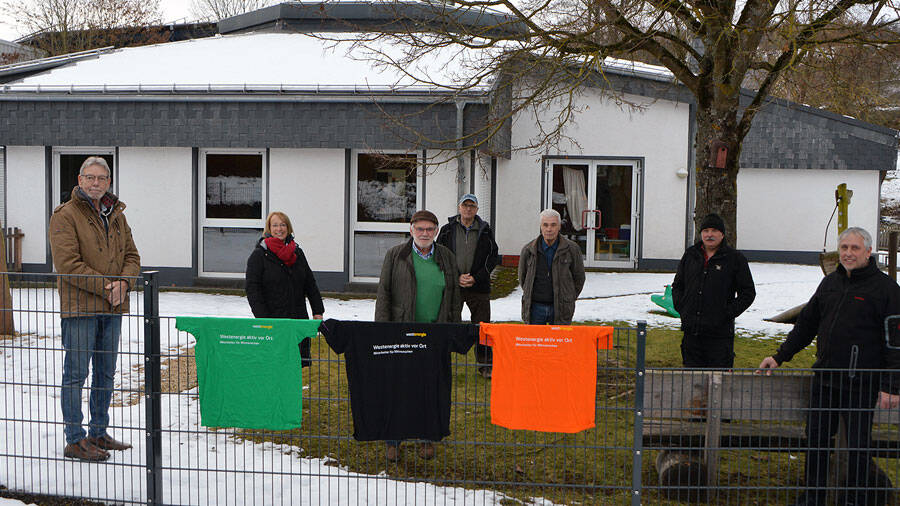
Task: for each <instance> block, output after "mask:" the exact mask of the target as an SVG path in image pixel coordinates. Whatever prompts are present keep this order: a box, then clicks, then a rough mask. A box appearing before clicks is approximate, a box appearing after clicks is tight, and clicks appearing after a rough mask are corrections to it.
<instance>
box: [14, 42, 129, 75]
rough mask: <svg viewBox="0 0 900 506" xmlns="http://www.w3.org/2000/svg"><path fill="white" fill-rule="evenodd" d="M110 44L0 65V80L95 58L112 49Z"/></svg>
mask: <svg viewBox="0 0 900 506" xmlns="http://www.w3.org/2000/svg"><path fill="white" fill-rule="evenodd" d="M114 50H115V48H114V47H112V46H107V47H101V48H99V49H89V50H87V51H80V52H78V53H69V54H63V55H58V56H51V57H48V58H39V59H37V60H28V61H24V62H19V63H11V64H9V65H0V81H6V80H8V78H10V77H14V76H16V75H19V74H27V73H32V72H37V71H42V70H51V69H55V68H57V67H62V66H63V65H68V64H70V63H75V62H77V61H81V60H86V59H88V58H96V57H98V56H100V55H101V54H104V53H108V52H111V51H114Z"/></svg>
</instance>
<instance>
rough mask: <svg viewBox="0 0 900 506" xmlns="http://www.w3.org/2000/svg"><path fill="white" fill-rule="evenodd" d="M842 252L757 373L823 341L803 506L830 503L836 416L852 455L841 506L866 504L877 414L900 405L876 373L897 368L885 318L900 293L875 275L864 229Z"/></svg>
mask: <svg viewBox="0 0 900 506" xmlns="http://www.w3.org/2000/svg"><path fill="white" fill-rule="evenodd" d="M838 252H839V253H840V265H839V266H838V268H837V270H835V271H834V272H832V273H831V274H829V275H828V276H825V279H823V280H822V282H821V283H819V287H818V288H817V289H816V293H814V294H813V296H812V298H811V299H810V300H809V303H807V304H806V307H804V308H803V311H801V312H800V316H799V317H798V318H797V323H796V324H795V325H794V328H793V329H792V330H791V332H790V333H789V334H788V337H787V339H786V340H785V342H784V343H783V344H782V345H781V346H780V347H779V348H778V351H777V352H776V353H775V354H774V355H773V356H771V357H766V358H764V359H763V361H762V362H761V363H760V364H759V367H760V369H773V368H776V367H778V366H780V365H781V364H782V363H784V362H787V361H789V360H791V358H793V357H794V355H795V354H797V352H799V351H800V350H802V349H803V348H806V347H807V346H809V344H810V343H812V341H813V339H814V338H816V337H817V336H818V339H817V344H816V347H817V348H816V362H815V364H813V368H814V369H816V374H815V377H814V378H813V384H812V389H811V391H810V404H809V412H808V416H807V420H806V437H807V441H808V442H809V451H808V452H807V454H806V472H805V474H806V487H807V491H806V492H805V493H804V494H803V495H802V496H801V497H800V499H799V500H798V502H797V503H796V504H798V505H819V504H825V500H826V495H827V489H826V488H825V487H826V486H827V482H828V474H829V473H828V452H829V448H830V444H831V438H832V436H834V434H835V433H836V432H837V428H838V418H839V417H840V418H843V419H844V424H845V426H846V427H847V448H850V451H849V452H848V466H847V486H848V487H849V488H850V490H849V492H848V494H847V497H845V500H844V501H841V502H840V504H842V505H859V504H866V490H865V489H866V487H867V486H868V484H869V481H870V478H871V477H870V473H869V469H870V460H871V458H870V456H869V452H868V450H867V449H868V446H869V440H870V438H871V434H872V409H873V408H874V406H875V402H876V400H877V401H878V403H879V406H880V407H882V408H885V409H890V408H895V407H897V406H898V405H900V395H896V394H897V393H898V392H900V382H898V381H897V377H896V375H895V374H893V373H891V374H887V373H885V374H881V373H880V372H879V371H875V370H874V369H898V368H900V356H898V352H897V351H896V350H891V349H889V348H888V347H887V343H886V341H885V336H884V321H885V318H887V317H888V316H891V315H896V314H900V286H898V285H897V282H896V281H894V280H893V279H891V278H889V277H888V276H887V275H885V274H884V273H883V272H881V271H880V270H879V269H878V266H877V264H876V262H875V259H874V258H872V257H871V254H872V237H871V236H870V235H869V233H868V232H866V231H865V230H863V229H861V228H857V227H852V228H848V229H847V230H845V231H844V232H843V233H842V234H841V235H840V238H839V240H838ZM771 373H772V372H771V370H769V371H767V372H766V374H771ZM857 487H858V488H857ZM854 488H856V489H854Z"/></svg>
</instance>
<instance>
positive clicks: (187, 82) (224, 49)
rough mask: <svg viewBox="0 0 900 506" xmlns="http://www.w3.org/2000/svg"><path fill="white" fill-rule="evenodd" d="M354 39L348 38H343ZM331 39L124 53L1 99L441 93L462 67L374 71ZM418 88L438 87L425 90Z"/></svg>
mask: <svg viewBox="0 0 900 506" xmlns="http://www.w3.org/2000/svg"><path fill="white" fill-rule="evenodd" d="M357 35H358V34H357ZM354 36H356V35H354V34H347V37H346V38H347V39H351V38H352V37H354ZM335 38H339V34H334V33H331V34H327V39H326V38H320V37H317V36H315V35H312V34H302V33H249V34H240V35H224V36H221V35H220V36H215V37H209V38H203V39H192V40H186V41H181V42H171V43H163V44H156V45H151V46H142V47H134V48H124V49H118V50H114V51H112V52H109V53H106V54H103V55H101V56H100V57H98V58H93V59H89V60H76V61H73V62H71V63H69V64H68V65H65V66H62V67H58V68H54V69H52V70H50V71H48V72H44V73H40V74H37V75H32V76H29V77H25V78H23V79H20V80H18V81H13V82H11V83H8V84H6V85H3V86H2V87H0V89H2V90H3V91H6V92H16V91H69V92H79V91H98V89H99V90H100V91H103V90H107V91H117V90H118V91H126V90H129V89H137V91H154V90H156V91H161V90H162V91H164V90H168V91H176V92H177V91H204V90H206V91H276V92H277V91H302V90H313V91H315V90H332V91H348V90H349V91H360V90H366V91H403V90H417V89H418V90H420V91H426V90H431V91H439V90H441V89H442V88H445V87H447V86H453V84H454V83H458V82H459V76H460V75H461V74H460V70H461V68H462V65H464V64H465V58H464V57H462V55H461V54H460V52H459V50H456V51H452V50H449V49H448V50H447V51H443V52H436V53H435V54H433V55H430V58H429V59H428V60H423V61H421V63H420V64H419V65H417V66H415V67H412V68H405V69H404V70H405V72H401V71H399V70H398V69H397V68H396V67H394V66H380V67H379V66H378V65H376V64H375V63H374V60H372V59H370V58H367V57H366V56H367V55H366V54H365V53H364V52H363V51H362V50H361V49H359V48H356V49H354V48H353V46H352V44H351V43H350V42H335V41H334V40H329V39H335ZM384 51H385V53H387V54H392V53H396V54H395V55H393V56H395V57H397V58H400V57H401V54H400V51H399V49H397V48H395V47H390V46H386V47H385V49H384ZM2 70H3V68H2V67H0V72H2ZM407 74H412V75H415V76H416V77H415V78H414V77H411V75H407ZM423 82H429V83H441V84H442V86H439V85H437V84H435V85H424V86H423V85H422V83H423ZM475 91H477V90H475Z"/></svg>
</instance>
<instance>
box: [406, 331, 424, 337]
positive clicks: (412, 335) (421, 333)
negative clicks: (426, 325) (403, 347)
mask: <svg viewBox="0 0 900 506" xmlns="http://www.w3.org/2000/svg"><path fill="white" fill-rule="evenodd" d="M427 335H428V334H427V333H425V332H407V333H406V337H425V336H427Z"/></svg>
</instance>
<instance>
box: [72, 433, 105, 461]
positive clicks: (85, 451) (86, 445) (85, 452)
mask: <svg viewBox="0 0 900 506" xmlns="http://www.w3.org/2000/svg"><path fill="white" fill-rule="evenodd" d="M63 456H65V457H68V458H70V459H79V460H93V461H100V460H106V459H108V458H109V452H107V451H106V450H104V449H102V448H97V447H96V446H94V445H93V444H91V442H90V441H88V438H84V439H82V440H80V441H78V442H77V443H71V444H67V445H66V447H65V448H64V449H63Z"/></svg>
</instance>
